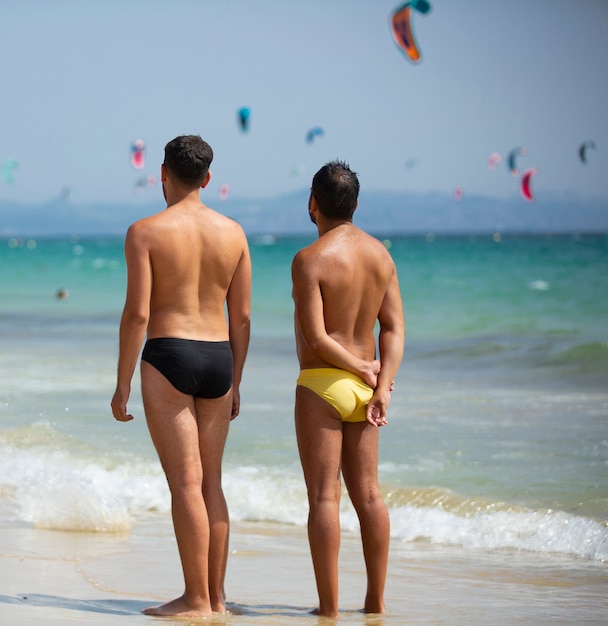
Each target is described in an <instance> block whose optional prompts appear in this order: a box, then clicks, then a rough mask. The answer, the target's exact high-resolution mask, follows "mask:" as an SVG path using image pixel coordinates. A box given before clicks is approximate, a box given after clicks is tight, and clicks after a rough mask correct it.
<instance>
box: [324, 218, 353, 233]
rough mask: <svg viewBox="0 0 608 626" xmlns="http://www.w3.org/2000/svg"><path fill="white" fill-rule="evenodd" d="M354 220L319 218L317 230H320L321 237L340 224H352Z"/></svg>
mask: <svg viewBox="0 0 608 626" xmlns="http://www.w3.org/2000/svg"><path fill="white" fill-rule="evenodd" d="M352 225H353V222H352V220H326V219H317V230H318V231H319V237H321V236H322V235H324V234H325V233H328V232H329V231H330V230H334V229H335V228H339V227H340V226H352Z"/></svg>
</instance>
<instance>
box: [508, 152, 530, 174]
mask: <svg viewBox="0 0 608 626" xmlns="http://www.w3.org/2000/svg"><path fill="white" fill-rule="evenodd" d="M526 154H528V151H527V150H526V149H525V148H522V147H519V148H513V150H511V152H509V156H508V157H507V168H508V170H509V172H511V175H512V176H517V175H518V174H519V170H518V169H517V157H520V156H525V155H526Z"/></svg>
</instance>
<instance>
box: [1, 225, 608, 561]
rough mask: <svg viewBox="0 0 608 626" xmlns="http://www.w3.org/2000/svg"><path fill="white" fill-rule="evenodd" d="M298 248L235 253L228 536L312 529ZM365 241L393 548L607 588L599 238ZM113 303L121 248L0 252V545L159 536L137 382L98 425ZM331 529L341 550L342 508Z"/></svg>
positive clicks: (65, 244) (607, 379)
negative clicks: (72, 535)
mask: <svg viewBox="0 0 608 626" xmlns="http://www.w3.org/2000/svg"><path fill="white" fill-rule="evenodd" d="M313 238H314V233H311V236H310V237H308V238H307V237H299V238H289V237H285V238H275V237H260V238H253V237H252V238H251V240H250V244H251V253H252V260H253V271H254V285H253V309H252V310H253V314H252V342H251V348H250V353H249V357H248V360H247V364H246V369H245V375H244V381H243V387H242V411H241V415H240V416H239V417H238V419H237V420H236V421H235V422H233V424H232V426H231V432H230V436H229V441H228V445H227V449H226V454H225V472H224V484H225V490H226V496H227V500H228V504H229V509H230V515H231V518H232V519H233V520H234V521H235V522H246V523H250V522H253V523H257V522H260V523H273V524H279V525H280V526H281V527H285V528H290V527H297V528H304V527H305V524H306V516H307V505H306V494H305V488H304V483H303V479H302V474H301V469H300V465H299V460H298V455H297V449H296V445H295V436H294V428H293V392H294V385H295V379H296V377H297V361H296V357H295V351H294V342H293V337H292V315H293V308H292V301H291V282H290V263H291V259H292V257H293V255H294V254H295V252H296V251H297V250H298V249H299V248H301V247H302V246H304V245H306V244H307V243H309V242H311V241H312V240H313ZM379 238H380V239H382V240H383V241H384V242H385V245H386V246H387V247H388V248H389V250H390V252H391V254H392V255H393V258H394V259H395V262H396V265H397V269H398V272H399V278H400V284H401V289H402V295H403V300H404V306H405V314H406V324H407V337H406V345H405V356H404V361H403V365H402V368H401V370H400V372H399V375H398V377H397V379H396V389H395V391H394V393H393V399H392V404H391V407H390V409H389V425H388V426H387V427H385V428H384V429H382V431H381V442H380V448H381V449H380V458H381V464H380V480H381V483H382V486H383V490H384V494H385V496H386V500H387V503H388V506H389V508H390V515H391V528H392V537H393V541H394V542H396V543H397V545H403V546H404V547H405V548H407V546H417V547H419V546H421V545H422V546H425V545H426V546H449V547H450V549H452V550H456V551H460V552H462V553H463V554H465V553H468V552H470V551H475V552H476V553H477V554H487V555H490V556H492V558H494V557H496V558H498V559H501V558H504V559H505V562H506V561H508V560H509V559H511V558H513V555H515V554H517V555H519V556H521V555H523V556H524V557H526V558H527V557H528V556H529V557H531V558H532V559H533V560H536V561H537V562H538V560H541V561H542V560H543V559H546V560H549V561H551V562H552V563H555V559H559V562H560V563H561V564H562V565H563V567H566V568H567V567H570V566H572V567H575V568H581V567H582V568H587V567H589V568H592V569H593V571H594V572H597V568H600V569H602V570H604V568H605V567H606V565H607V564H608V237H606V236H604V235H577V236H554V237H552V236H527V237H526V236H517V237H515V236H512V237H511V236H505V235H503V236H502V237H499V236H496V235H495V236H494V237H493V236H492V235H478V236H475V237H448V236H445V237H440V236H436V237H433V236H427V237H384V236H382V235H380V236H379ZM125 282H126V271H125V263H124V259H123V251H122V240H121V239H120V238H103V237H98V238H78V237H71V238H70V237H65V238H56V239H35V240H34V239H29V240H28V239H25V240H18V239H10V240H6V239H5V240H2V241H0V526H2V525H7V524H8V525H10V524H18V525H21V526H25V527H28V526H29V527H32V528H39V529H56V530H70V531H96V532H99V533H122V532H124V531H126V530H128V529H130V528H134V527H137V526H138V525H141V524H144V523H146V524H149V523H153V520H154V519H156V518H158V519H160V518H162V519H163V520H166V518H167V515H168V511H169V497H168V490H167V488H166V485H165V480H164V476H163V474H162V471H161V469H160V466H159V464H158V461H157V458H156V455H155V452H154V450H153V448H152V445H151V443H150V441H149V436H148V433H147V430H146V426H145V419H144V416H143V409H142V405H141V396H140V394H139V389H138V379H136V380H135V381H134V385H133V396H132V400H131V406H130V409H131V410H132V412H133V413H134V414H135V417H136V419H135V420H134V421H133V422H131V423H129V424H118V423H116V422H115V421H114V419H113V418H112V415H111V412H110V408H109V402H110V398H111V396H112V393H113V389H114V384H115V366H116V355H117V332H118V323H119V317H120V313H121V310H122V305H123V298H124V290H125ZM60 289H65V290H67V292H68V297H67V298H63V299H60V298H58V297H57V293H58V291H59V290H60ZM151 520H152V522H151ZM342 525H343V527H344V529H345V531H349V530H353V531H354V530H356V529H357V519H356V515H355V514H354V512H353V510H352V508H351V507H350V504H349V503H348V499H347V498H345V499H344V504H343V511H342ZM303 548H305V546H303ZM392 558H393V559H399V558H400V557H399V554H396V555H394V556H393V557H392ZM604 572H605V570H604Z"/></svg>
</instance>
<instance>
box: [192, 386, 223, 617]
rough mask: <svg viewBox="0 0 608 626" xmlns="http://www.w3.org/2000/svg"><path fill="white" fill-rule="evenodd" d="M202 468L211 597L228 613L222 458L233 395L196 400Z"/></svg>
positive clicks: (214, 605) (217, 608)
mask: <svg viewBox="0 0 608 626" xmlns="http://www.w3.org/2000/svg"><path fill="white" fill-rule="evenodd" d="M195 407H196V415H197V421H198V429H199V449H200V458H201V463H202V466H203V498H204V500H205V504H206V507H207V515H208V518H209V598H210V602H211V608H212V609H213V611H217V612H225V611H226V606H225V601H226V598H225V593H224V579H225V577H226V565H227V562H228V536H229V526H230V523H229V518H228V507H227V505H226V499H225V498H224V491H223V489H222V456H223V453H224V446H225V444H226V438H227V436H228V428H229V425H230V414H231V411H232V393H231V392H228V393H227V394H226V395H224V396H222V397H221V398H217V399H213V400H205V399H201V398H197V399H196V400H195Z"/></svg>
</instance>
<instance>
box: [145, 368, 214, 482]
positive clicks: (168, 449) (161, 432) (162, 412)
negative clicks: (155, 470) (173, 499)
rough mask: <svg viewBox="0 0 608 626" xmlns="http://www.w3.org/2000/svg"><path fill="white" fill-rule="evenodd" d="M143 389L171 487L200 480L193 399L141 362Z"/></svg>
mask: <svg viewBox="0 0 608 626" xmlns="http://www.w3.org/2000/svg"><path fill="white" fill-rule="evenodd" d="M141 389H142V398H143V403H144V410H145V413H146V422H147V424H148V430H149V431H150V436H151V437H152V442H153V443H154V447H155V448H156V451H157V453H158V457H159V459H160V462H161V465H162V466H163V469H164V470H165V473H166V475H167V480H168V481H169V485H170V486H172V485H173V484H175V482H176V481H191V480H201V479H202V475H201V473H202V468H201V463H200V453H199V448H198V426H197V423H196V413H195V408H194V399H193V398H192V397H191V396H188V395H186V394H183V393H181V392H180V391H178V390H177V389H176V388H175V387H174V386H173V385H172V384H171V383H170V382H169V381H168V380H167V379H166V378H165V377H164V376H163V375H162V374H161V373H160V372H159V371H158V370H157V369H156V368H155V367H154V366H153V365H150V363H148V362H146V361H142V362H141Z"/></svg>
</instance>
